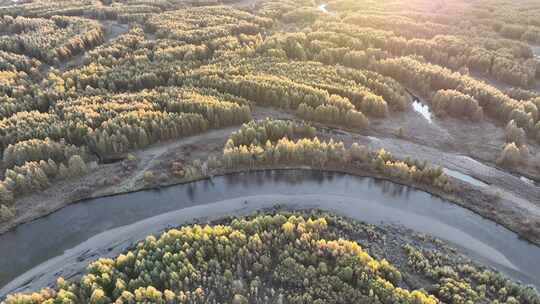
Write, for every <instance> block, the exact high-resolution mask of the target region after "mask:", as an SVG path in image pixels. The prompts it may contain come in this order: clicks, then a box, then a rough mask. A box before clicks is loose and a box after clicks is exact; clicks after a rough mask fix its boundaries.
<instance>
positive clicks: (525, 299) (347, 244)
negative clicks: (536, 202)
mask: <svg viewBox="0 0 540 304" xmlns="http://www.w3.org/2000/svg"><path fill="white" fill-rule="evenodd" d="M357 238H361V239H364V238H365V239H364V241H365V245H363V244H359V243H358V242H357V241H354V239H357ZM382 238H384V235H383V234H382V233H381V232H380V231H377V230H376V229H374V227H373V226H370V225H366V224H362V223H358V222H355V221H351V220H348V219H345V218H341V217H337V216H333V215H330V214H324V213H317V212H315V213H314V214H302V213H277V214H261V215H256V216H251V217H239V218H232V219H229V220H226V221H224V222H221V223H218V224H210V225H188V226H183V227H179V228H175V229H171V230H168V231H166V232H164V233H163V234H161V235H159V236H148V237H147V238H146V239H145V240H143V241H141V242H139V243H137V244H136V245H135V246H134V247H133V248H132V249H131V250H129V251H127V252H124V253H123V254H120V255H118V256H116V257H113V258H102V259H99V260H97V261H95V262H93V263H92V264H90V265H89V266H88V268H87V269H86V271H85V273H84V275H83V276H82V277H81V278H80V279H79V280H77V281H76V282H69V281H66V280H64V279H62V278H59V279H58V281H57V284H56V286H55V287H54V288H46V289H43V290H41V291H38V292H35V293H32V294H15V295H10V296H8V298H7V299H6V301H5V303H6V304H15V303H234V304H244V303H374V304H376V303H381V304H382V303H387V304H391V303H411V304H437V303H455V304H459V303H509V304H510V303H511V304H513V303H527V304H536V303H540V297H539V296H538V294H536V292H535V291H534V289H531V288H529V287H522V286H519V285H517V284H515V283H512V282H510V281H508V280H506V279H504V278H502V277H501V276H499V275H497V274H496V273H494V272H492V271H489V270H487V269H483V268H480V267H478V266H476V265H475V264H473V263H470V262H467V261H463V260H461V261H460V262H456V260H454V259H452V258H450V257H449V256H448V255H446V254H441V253H439V251H437V249H435V248H434V249H431V250H430V249H423V248H416V247H415V246H414V244H410V243H404V244H402V245H401V247H398V248H397V249H396V250H397V252H396V253H395V255H394V256H393V257H389V258H390V259H391V260H394V261H396V262H397V261H398V259H397V257H398V256H399V257H400V258H403V259H404V260H405V261H401V265H399V268H398V267H396V266H394V265H393V264H392V262H390V261H388V260H386V259H385V258H382V257H375V256H374V255H372V254H371V253H370V251H375V246H374V244H376V243H377V242H380V240H381V239H382ZM436 247H437V246H436ZM408 273H414V275H415V276H418V278H421V282H422V283H421V284H422V285H421V286H418V287H417V288H418V289H415V288H411V287H410V286H409V283H408V280H406V279H405V278H404V276H408V275H409V274H408ZM419 282H420V281H419ZM426 290H429V293H428V292H426ZM345 299H347V300H345Z"/></svg>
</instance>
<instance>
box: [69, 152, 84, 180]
mask: <svg viewBox="0 0 540 304" xmlns="http://www.w3.org/2000/svg"><path fill="white" fill-rule="evenodd" d="M68 170H69V175H70V176H72V177H77V176H82V175H85V174H86V173H87V172H88V167H87V166H86V163H85V162H84V160H83V159H82V157H80V156H79V155H73V156H72V157H71V158H70V159H69V161H68Z"/></svg>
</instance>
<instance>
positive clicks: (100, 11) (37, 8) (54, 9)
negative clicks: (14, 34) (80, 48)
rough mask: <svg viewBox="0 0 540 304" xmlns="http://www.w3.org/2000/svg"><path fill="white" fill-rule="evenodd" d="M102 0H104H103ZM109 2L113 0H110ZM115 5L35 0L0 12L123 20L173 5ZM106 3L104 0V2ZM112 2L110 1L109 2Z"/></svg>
mask: <svg viewBox="0 0 540 304" xmlns="http://www.w3.org/2000/svg"><path fill="white" fill-rule="evenodd" d="M102 2H103V1H102ZM110 2H112V1H110ZM114 2H115V3H114V5H95V4H94V3H89V2H87V1H81V0H67V1H66V0H63V1H61V2H50V1H47V0H34V1H32V2H31V3H20V4H18V5H13V6H7V7H2V8H0V15H10V16H13V17H17V16H22V17H32V18H36V17H38V18H51V17H53V16H79V17H85V18H92V19H101V20H104V19H106V20H117V21H119V22H123V23H129V22H144V21H145V20H146V19H147V18H148V17H149V16H151V15H152V14H155V13H159V12H161V11H162V10H163V9H170V8H172V5H171V3H168V2H167V1H165V2H164V1H161V2H162V3H164V4H167V6H163V5H162V6H160V5H158V4H159V2H158V1H134V2H129V1H123V2H124V3H122V2H117V1H114ZM104 4H105V3H104ZM108 4H111V3H108Z"/></svg>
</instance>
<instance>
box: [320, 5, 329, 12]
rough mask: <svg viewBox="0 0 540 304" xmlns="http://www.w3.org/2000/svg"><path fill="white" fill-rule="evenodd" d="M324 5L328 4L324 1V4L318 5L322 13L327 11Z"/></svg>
mask: <svg viewBox="0 0 540 304" xmlns="http://www.w3.org/2000/svg"><path fill="white" fill-rule="evenodd" d="M326 6H328V4H326V3H324V4H321V5H319V7H318V8H319V10H320V11H321V12H323V13H328V10H327V9H326Z"/></svg>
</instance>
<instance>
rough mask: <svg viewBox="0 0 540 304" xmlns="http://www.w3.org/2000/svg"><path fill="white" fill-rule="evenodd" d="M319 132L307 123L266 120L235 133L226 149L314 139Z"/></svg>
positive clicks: (252, 122) (251, 124)
mask: <svg viewBox="0 0 540 304" xmlns="http://www.w3.org/2000/svg"><path fill="white" fill-rule="evenodd" d="M316 132H317V130H316V129H315V128H314V127H312V126H311V125H309V124H307V123H305V122H296V121H289V120H274V119H272V118H266V119H264V120H261V121H254V120H253V121H250V122H248V123H245V124H243V125H242V127H241V128H240V129H239V130H238V131H235V132H233V133H232V134H231V135H230V136H229V139H228V141H227V143H226V144H225V149H227V148H233V147H235V146H250V145H261V144H265V143H266V142H267V141H272V142H275V141H277V140H279V139H281V138H284V137H287V138H291V139H293V138H302V137H307V138H314V137H315V135H316Z"/></svg>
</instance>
